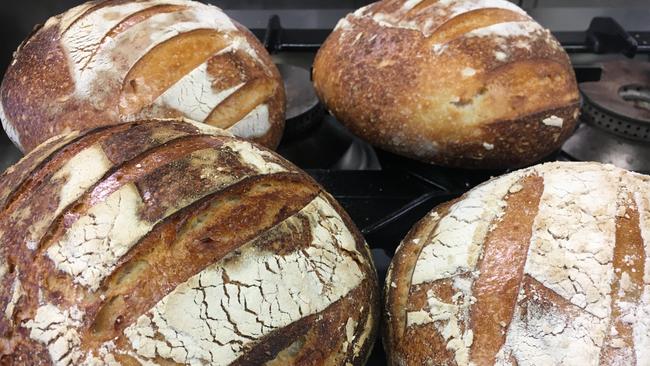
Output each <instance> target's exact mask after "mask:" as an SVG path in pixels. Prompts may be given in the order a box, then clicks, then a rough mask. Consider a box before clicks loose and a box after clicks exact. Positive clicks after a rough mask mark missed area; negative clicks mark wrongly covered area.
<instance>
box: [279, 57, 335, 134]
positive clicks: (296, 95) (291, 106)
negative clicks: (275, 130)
mask: <svg viewBox="0 0 650 366" xmlns="http://www.w3.org/2000/svg"><path fill="white" fill-rule="evenodd" d="M277 67H278V70H280V74H281V75H282V79H284V88H285V90H286V94H287V111H286V125H285V129H284V139H285V140H287V139H288V140H291V139H295V138H297V137H301V136H303V135H304V134H306V133H308V132H309V131H311V130H312V129H313V128H315V127H316V126H317V125H318V124H319V123H320V122H321V120H322V118H323V115H324V109H323V108H322V107H321V106H320V104H319V102H318V97H317V96H316V91H314V86H313V85H312V83H311V79H310V75H309V70H306V69H303V68H302V67H298V66H293V65H289V64H277Z"/></svg>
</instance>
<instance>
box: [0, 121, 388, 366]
mask: <svg viewBox="0 0 650 366" xmlns="http://www.w3.org/2000/svg"><path fill="white" fill-rule="evenodd" d="M69 140H72V141H71V142H69V143H68V144H67V145H64V146H59V145H57V144H56V143H54V146H49V147H46V148H43V149H45V150H50V151H49V156H42V155H39V154H45V153H42V151H45V150H43V149H39V150H37V153H36V155H34V156H36V158H33V157H27V158H26V159H25V160H22V161H21V162H19V163H18V164H17V165H16V166H15V167H14V170H13V171H12V172H10V173H9V174H7V175H4V176H2V177H0V180H4V181H9V182H13V183H11V186H12V189H10V190H7V191H8V193H6V194H3V196H4V197H1V198H2V200H3V201H6V202H8V204H7V205H6V207H4V209H3V210H2V211H0V232H2V240H1V241H0V284H1V285H2V287H1V288H0V309H1V310H2V312H1V313H0V364H8V365H17V364H34V365H40V364H43V365H49V364H56V365H72V364H81V363H82V362H83V361H88V360H92V361H93V362H95V363H96V364H109V363H110V362H111V361H112V360H117V361H119V362H121V363H122V364H125V365H130V364H139V363H140V361H142V360H148V361H151V362H155V363H157V364H160V365H168V364H170V365H171V364H187V363H191V362H204V363H205V362H208V363H210V362H214V361H210V360H214V357H217V355H218V356H219V357H222V358H221V359H220V360H221V361H220V362H224V363H233V364H249V363H251V362H253V363H258V362H265V361H271V360H274V359H276V358H281V359H283V360H288V361H291V362H293V363H295V364H310V365H345V364H347V363H350V364H352V365H362V364H363V363H364V362H365V360H366V358H367V356H368V354H369V352H370V349H371V347H372V343H373V341H374V337H375V334H376V330H377V326H378V321H377V318H378V313H379V310H378V307H379V292H378V289H377V277H376V273H375V270H374V266H373V264H372V260H371V258H370V253H369V251H368V248H367V245H366V244H365V242H364V239H363V237H362V236H361V234H360V233H359V232H358V230H357V229H356V228H355V227H354V224H353V223H352V221H351V220H350V218H349V217H348V216H347V215H346V214H345V212H344V211H343V210H342V208H341V207H340V206H339V205H338V204H337V203H336V202H335V201H334V200H333V199H332V198H331V196H329V195H328V194H327V193H325V192H323V190H322V188H321V187H320V186H319V185H318V184H316V183H315V182H314V181H313V180H312V179H311V178H310V177H309V176H307V175H306V174H304V173H302V172H301V171H299V170H298V169H297V168H296V167H295V166H293V165H292V164H290V163H289V162H286V161H285V160H283V159H282V158H281V157H279V156H277V155H275V154H273V153H272V152H270V151H269V150H266V149H263V148H260V147H256V146H255V145H253V144H250V143H248V142H245V141H242V140H239V139H236V138H234V137H232V136H230V135H228V134H226V133H225V132H223V131H221V130H218V129H214V128H212V127H208V126H205V125H201V124H194V123H188V122H183V121H173V120H164V121H158V120H152V121H141V122H130V123H124V124H120V125H115V126H112V127H105V128H100V129H97V130H90V131H86V132H84V133H82V134H81V135H75V136H74V138H72V139H69ZM116 144H117V145H120V146H124V149H123V150H119V149H116V148H115V145H116ZM88 156H90V157H91V158H92V159H90V160H83V159H84V157H88ZM84 163H86V164H88V165H83V164H84ZM20 170H28V171H29V172H27V173H18V171H20ZM29 177H32V178H33V179H30V178H29ZM193 291H194V292H196V295H194V296H191V297H188V296H189V295H188V294H189V293H192V292H193ZM219 291H223V292H221V293H220V292H219ZM197 296H199V297H201V300H198V297H197ZM187 301H189V302H187ZM175 304H179V305H178V307H177V308H176V307H175V306H176V305H175ZM251 315H253V319H256V320H253V321H252V322H251V320H250V317H251ZM179 316H182V322H181V323H180V324H177V323H174V319H176V318H177V317H179ZM188 322H190V323H191V322H194V324H195V325H194V326H193V327H191V328H188V329H184V330H176V329H178V328H174V327H181V328H182V327H183V326H184V324H185V323H188ZM154 323H155V326H152V327H151V328H148V327H149V326H150V325H151V324H154ZM257 324H260V325H263V326H260V328H257ZM210 329H214V330H216V329H219V331H218V332H216V333H211V330H210ZM228 329H230V330H231V332H232V334H230V335H229V334H228ZM45 330H47V331H46V332H44V331H45ZM204 330H206V331H207V333H202V332H203V331H204ZM179 334H183V336H184V337H185V338H183V339H182V342H183V343H182V344H177V343H175V342H177V338H176V336H177V335H179ZM210 334H214V335H213V337H215V338H214V340H212V341H211V342H208V343H207V344H206V343H202V342H206V341H207V340H209V336H210ZM149 335H150V336H149ZM228 337H231V339H229V338H228ZM157 342H165V343H161V344H157ZM296 342H297V343H296ZM294 343H296V344H295V345H294ZM163 344H173V345H175V347H177V348H178V347H180V348H179V349H183V350H184V352H183V353H169V352H165V348H164V346H163ZM292 345H293V346H292ZM152 346H153V351H151V350H152V348H151V347H152ZM287 347H289V348H290V350H289V351H287V350H286V349H287ZM204 349H205V350H207V352H208V354H207V355H206V354H205V353H201V352H202V351H200V350H204ZM316 351H318V352H316ZM152 352H153V353H152ZM211 352H219V353H218V354H217V353H215V354H214V355H211ZM138 360H140V361H138Z"/></svg>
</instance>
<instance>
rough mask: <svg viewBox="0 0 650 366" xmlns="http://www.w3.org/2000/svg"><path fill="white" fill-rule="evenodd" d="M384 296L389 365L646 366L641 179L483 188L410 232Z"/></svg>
mask: <svg viewBox="0 0 650 366" xmlns="http://www.w3.org/2000/svg"><path fill="white" fill-rule="evenodd" d="M386 293H387V298H386V337H385V339H384V344H385V347H386V349H387V350H388V352H389V354H390V364H391V365H492V364H496V365H519V366H526V365H581V366H589V365H594V366H596V365H648V362H649V360H650V177H648V176H643V175H638V174H634V173H630V172H628V171H625V170H622V169H618V168H615V167H613V166H610V165H602V164H597V163H549V164H544V165H538V166H535V167H532V168H529V169H526V170H521V171H517V172H514V173H511V174H508V175H505V176H502V177H499V178H496V179H493V180H491V181H489V182H487V183H485V184H483V185H481V186H479V187H477V188H475V189H473V190H471V191H469V192H468V193H467V194H465V195H464V196H462V197H461V198H459V199H458V200H456V201H453V202H450V203H448V204H445V205H442V206H440V207H438V208H436V209H434V210H433V211H432V212H431V213H430V214H429V215H428V216H427V217H425V218H424V219H422V220H421V221H420V222H419V223H418V224H417V225H416V226H415V227H414V228H413V229H412V230H411V232H410V233H409V234H408V236H407V237H406V238H405V239H404V241H403V242H402V244H401V245H400V247H399V249H398V251H397V253H396V255H395V257H394V259H393V262H392V264H391V268H390V270H389V274H388V278H387V280H386Z"/></svg>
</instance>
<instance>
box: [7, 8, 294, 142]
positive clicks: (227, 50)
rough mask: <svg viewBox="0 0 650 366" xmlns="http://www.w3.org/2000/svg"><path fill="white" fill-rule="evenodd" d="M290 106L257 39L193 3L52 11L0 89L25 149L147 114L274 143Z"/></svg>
mask: <svg viewBox="0 0 650 366" xmlns="http://www.w3.org/2000/svg"><path fill="white" fill-rule="evenodd" d="M284 108H285V96H284V86H283V82H282V79H281V77H280V74H279V72H278V70H277V69H276V67H275V65H274V64H273V62H272V61H271V58H270V57H269V55H268V54H267V52H266V50H264V48H263V47H262V45H261V44H260V43H259V42H258V41H257V39H256V38H255V37H254V36H253V35H252V34H251V33H250V32H249V31H248V30H247V29H245V28H244V27H243V26H241V25H240V24H238V23H237V22H235V21H233V20H231V19H230V18H228V16H227V15H225V14H224V13H223V12H222V11H221V10H220V9H219V8H216V7H214V6H210V5H205V4H201V3H199V2H195V1H187V0H145V1H124V0H112V1H92V2H88V3H86V4H83V5H80V6H78V7H76V8H73V9H71V10H69V11H67V12H65V13H63V14H61V15H58V16H55V17H52V18H50V19H49V20H48V21H47V22H46V23H45V25H44V26H43V27H41V28H40V29H38V30H36V31H35V33H33V34H32V35H31V36H30V37H29V38H28V39H27V40H26V41H25V42H24V43H23V44H22V45H21V46H20V47H19V49H18V50H17V51H16V53H15V54H14V60H13V62H12V64H11V66H10V67H9V69H8V70H7V73H6V74H5V77H4V80H3V81H2V86H1V88H0V118H1V119H2V123H3V126H4V128H5V131H6V132H7V134H8V135H9V137H10V138H11V139H12V140H13V141H14V143H15V144H16V145H17V146H18V147H19V148H20V149H21V150H23V151H30V150H31V149H33V148H34V147H35V146H36V145H38V144H40V143H41V142H43V141H45V140H46V139H48V138H50V137H52V136H54V135H58V134H62V133H66V132H69V131H72V130H82V129H86V128H93V127H98V126H103V125H107V124H115V123H118V122H124V121H131V120H136V119H138V118H149V117H160V118H172V117H187V118H190V119H193V120H195V121H199V122H206V123H208V124H211V125H214V126H216V127H221V128H225V129H228V130H230V131H231V132H232V133H234V134H235V135H237V136H240V137H244V138H248V139H251V140H254V141H255V142H258V143H261V144H263V145H265V146H267V147H271V148H275V147H276V146H277V144H278V143H279V141H280V138H281V136H282V130H283V128H284ZM3 110H4V112H3Z"/></svg>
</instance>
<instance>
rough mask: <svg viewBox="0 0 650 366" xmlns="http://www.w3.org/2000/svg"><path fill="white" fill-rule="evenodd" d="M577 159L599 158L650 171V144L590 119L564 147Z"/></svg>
mask: <svg viewBox="0 0 650 366" xmlns="http://www.w3.org/2000/svg"><path fill="white" fill-rule="evenodd" d="M562 150H564V152H565V153H567V154H568V155H569V156H571V157H572V158H574V159H576V160H581V161H599V162H602V163H609V164H614V165H616V166H618V167H620V168H625V169H629V170H634V171H637V172H643V173H650V144H648V143H643V142H639V141H634V140H630V139H626V138H623V137H620V136H617V135H614V134H611V133H609V132H606V131H604V130H601V129H599V128H597V127H594V126H591V125H589V124H586V123H582V124H580V126H579V127H578V129H577V130H576V132H575V133H574V134H573V136H571V137H570V138H569V140H567V142H566V143H565V144H564V146H563V147H562Z"/></svg>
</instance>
